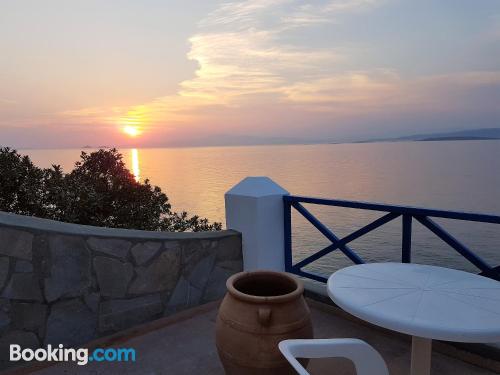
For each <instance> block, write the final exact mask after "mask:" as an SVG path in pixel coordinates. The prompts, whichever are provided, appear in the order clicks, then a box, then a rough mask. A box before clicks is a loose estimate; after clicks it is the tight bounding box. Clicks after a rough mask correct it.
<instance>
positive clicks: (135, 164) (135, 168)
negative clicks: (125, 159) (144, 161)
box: [131, 148, 141, 182]
mask: <svg viewBox="0 0 500 375" xmlns="http://www.w3.org/2000/svg"><path fill="white" fill-rule="evenodd" d="M131 156H132V173H133V175H134V178H135V180H136V181H137V182H139V181H140V180H141V175H140V173H141V170H140V169H139V151H137V149H136V148H133V149H132V153H131Z"/></svg>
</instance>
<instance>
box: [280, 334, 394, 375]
mask: <svg viewBox="0 0 500 375" xmlns="http://www.w3.org/2000/svg"><path fill="white" fill-rule="evenodd" d="M279 349H280V351H281V353H283V355H284V356H285V358H286V359H287V360H288V362H290V364H291V365H292V366H293V367H294V368H295V370H296V371H297V373H299V374H300V375H310V374H309V373H308V372H307V371H306V369H305V368H304V367H302V365H301V364H300V363H299V361H297V359H296V358H331V357H342V358H347V359H350V360H351V361H352V362H353V363H354V366H355V368H356V372H357V375H389V371H388V370H387V366H386V364H385V362H384V359H383V358H382V356H381V355H380V354H379V353H378V352H377V351H376V350H375V349H374V348H373V347H371V346H370V345H368V344H367V343H366V342H364V341H362V340H358V339H312V340H284V341H282V342H280V343H279ZM325 375H327V374H325Z"/></svg>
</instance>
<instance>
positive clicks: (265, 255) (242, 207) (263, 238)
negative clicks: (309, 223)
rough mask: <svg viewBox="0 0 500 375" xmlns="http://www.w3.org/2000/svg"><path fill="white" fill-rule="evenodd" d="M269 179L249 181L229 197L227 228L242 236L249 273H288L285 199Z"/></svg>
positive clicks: (226, 195) (226, 199)
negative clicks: (263, 270) (286, 264)
mask: <svg viewBox="0 0 500 375" xmlns="http://www.w3.org/2000/svg"><path fill="white" fill-rule="evenodd" d="M288 194H289V193H288V192H287V191H286V190H285V189H283V188H282V187H281V186H279V185H278V184H276V183H275V182H274V181H272V180H271V179H270V178H268V177H247V178H245V179H244V180H242V181H241V182H240V183H238V184H237V185H235V186H234V187H233V188H231V189H230V190H229V191H228V192H227V193H226V194H225V201H226V226H227V228H228V229H234V230H237V231H239V232H241V235H242V241H243V244H242V245H243V268H244V270H245V271H250V270H255V269H267V270H275V271H284V270H285V235H284V225H283V221H284V211H283V210H284V208H283V196H284V195H288Z"/></svg>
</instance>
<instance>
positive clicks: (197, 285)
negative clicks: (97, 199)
mask: <svg viewBox="0 0 500 375" xmlns="http://www.w3.org/2000/svg"><path fill="white" fill-rule="evenodd" d="M242 269H243V260H242V251H241V236H240V234H239V233H238V232H235V231H231V230H225V231H220V232H198V233H166V232H147V231H138V230H125V229H111V228H97V227H90V226H83V225H76V224H68V223H61V222H56V221H51V220H46V219H39V218H33V217H25V216H20V215H14V214H9V213H4V212H0V369H4V368H6V367H9V366H10V365H12V364H13V363H11V362H9V360H8V353H9V350H8V348H9V345H10V344H19V345H21V346H22V347H25V348H28V347H30V348H36V347H41V346H45V345H48V344H57V345H58V344H64V345H65V346H79V345H84V344H85V343H87V342H89V341H91V340H93V339H95V338H97V337H101V336H105V335H109V334H112V333H114V332H117V331H120V330H123V329H126V328H130V327H132V326H135V325H138V324H141V323H144V322H147V321H151V320H154V319H158V318H160V317H163V316H168V315H170V314H173V313H176V312H178V311H181V310H184V309H187V308H190V307H194V306H197V305H200V304H203V303H206V302H209V301H213V300H217V299H219V298H222V297H223V295H224V293H225V291H226V286H225V283H226V280H227V278H228V277H229V276H231V275H232V274H234V273H236V272H240V271H241V270H242Z"/></svg>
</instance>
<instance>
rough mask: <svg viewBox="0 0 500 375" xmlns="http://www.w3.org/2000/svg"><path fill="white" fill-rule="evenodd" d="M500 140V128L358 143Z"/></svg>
mask: <svg viewBox="0 0 500 375" xmlns="http://www.w3.org/2000/svg"><path fill="white" fill-rule="evenodd" d="M490 139H500V128H483V129H470V130H460V131H452V132H445V133H429V134H414V135H408V136H404V137H397V138H377V139H369V140H363V141H359V142H357V143H367V142H400V141H417V142H419V141H420V142H424V141H477V140H490Z"/></svg>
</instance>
